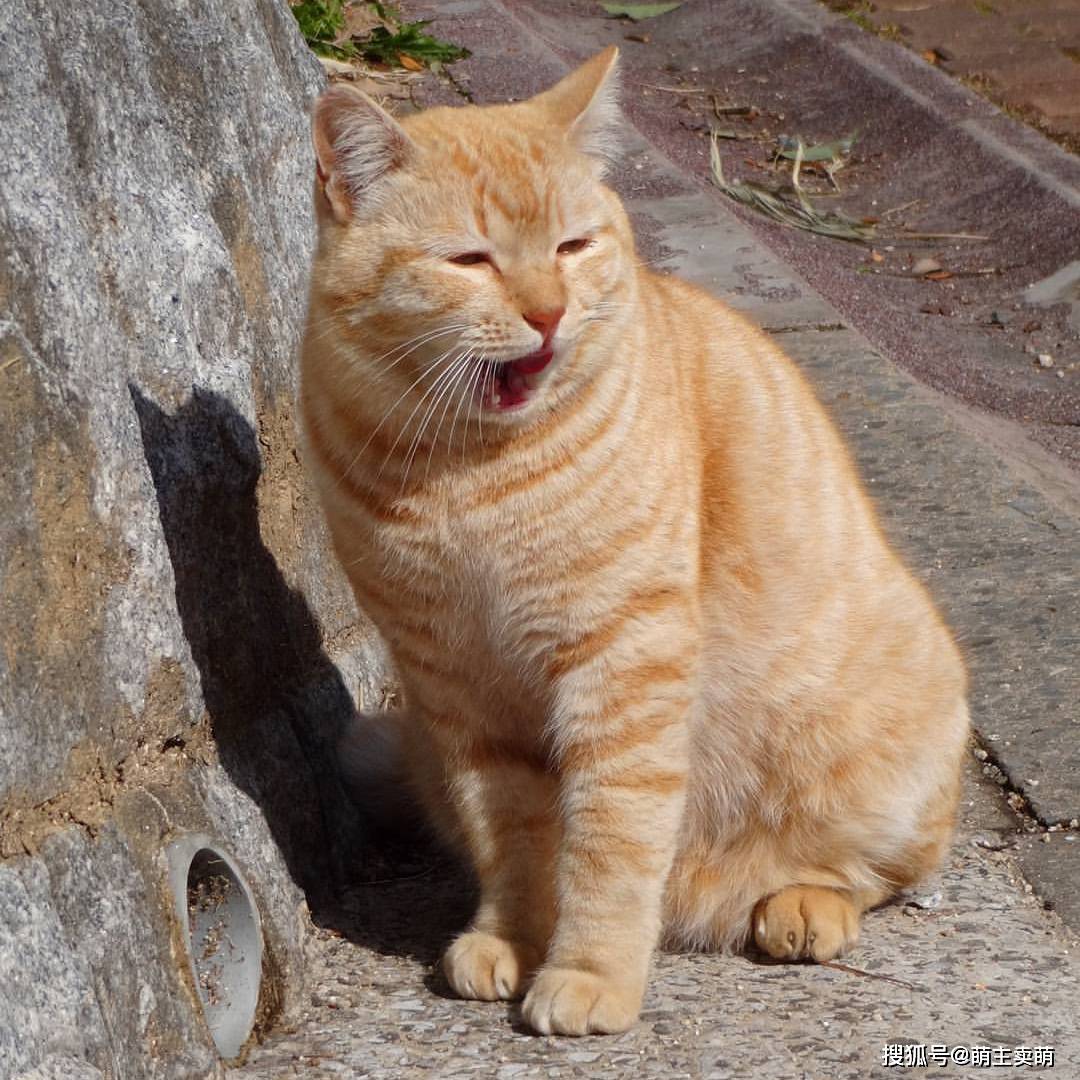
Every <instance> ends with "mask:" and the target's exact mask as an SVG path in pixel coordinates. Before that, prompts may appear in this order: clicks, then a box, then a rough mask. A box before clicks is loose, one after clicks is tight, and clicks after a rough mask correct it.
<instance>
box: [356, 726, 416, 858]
mask: <svg viewBox="0 0 1080 1080" xmlns="http://www.w3.org/2000/svg"><path fill="white" fill-rule="evenodd" d="M405 722H406V720H405V717H404V716H403V714H402V713H400V712H380V713H357V714H356V715H355V717H354V718H353V719H352V720H351V721H350V722H349V723H348V724H346V725H345V728H344V729H343V731H342V734H341V737H340V738H339V740H338V744H337V760H338V772H339V775H340V777H341V783H342V785H343V787H344V788H345V791H346V792H347V794H348V795H349V797H350V798H351V799H352V801H353V803H354V804H355V805H356V808H357V810H358V811H359V813H360V816H361V818H362V820H363V822H364V824H365V825H366V826H367V828H368V829H369V830H370V831H371V833H372V834H373V835H374V836H375V837H377V838H379V839H382V840H387V841H397V840H402V839H405V838H406V837H408V836H410V835H414V834H415V833H416V831H417V830H418V829H420V828H421V827H422V822H423V818H422V814H421V811H420V807H419V804H418V803H417V800H416V798H415V796H414V794H413V791H412V788H411V786H410V784H409V780H408V776H407V773H406V768H405V758H404V754H403V751H402V741H401V726H402V724H403V723H405Z"/></svg>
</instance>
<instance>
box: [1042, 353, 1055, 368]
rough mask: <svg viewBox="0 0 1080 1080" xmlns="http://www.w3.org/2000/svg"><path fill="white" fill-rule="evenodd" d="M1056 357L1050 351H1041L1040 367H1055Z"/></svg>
mask: <svg viewBox="0 0 1080 1080" xmlns="http://www.w3.org/2000/svg"><path fill="white" fill-rule="evenodd" d="M1053 366H1054V358H1053V357H1052V356H1051V355H1050V354H1049V353H1048V352H1041V353H1039V367H1053Z"/></svg>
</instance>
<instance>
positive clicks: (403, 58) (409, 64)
mask: <svg viewBox="0 0 1080 1080" xmlns="http://www.w3.org/2000/svg"><path fill="white" fill-rule="evenodd" d="M398 63H399V64H400V65H401V66H402V67H403V68H405V69H406V70H408V71H423V70H424V65H423V64H421V63H420V61H419V60H414V59H413V58H412V57H411V56H410V55H409V54H408V53H398Z"/></svg>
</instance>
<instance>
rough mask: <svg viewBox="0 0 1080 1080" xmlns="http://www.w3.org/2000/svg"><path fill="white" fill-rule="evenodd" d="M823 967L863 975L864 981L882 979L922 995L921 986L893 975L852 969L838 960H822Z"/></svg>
mask: <svg viewBox="0 0 1080 1080" xmlns="http://www.w3.org/2000/svg"><path fill="white" fill-rule="evenodd" d="M820 964H821V966H822V967H827V968H832V969H833V970H834V971H843V972H846V973H847V974H848V975H861V976H862V977H863V978H864V979H881V980H882V981H883V982H891V983H895V984H896V985H897V986H902V987H904V988H905V989H906V990H914V991H915V992H916V993H917V994H918V993H922V992H923V989H922V987H921V986H916V985H915V984H914V983H909V982H904V980H903V979H894V978H893V977H892V976H891V975H879V974H878V973H877V972H876V971H864V970H863V969H862V968H857V967H852V966H851V965H850V964H841V963H840V962H839V961H838V960H821V961H820Z"/></svg>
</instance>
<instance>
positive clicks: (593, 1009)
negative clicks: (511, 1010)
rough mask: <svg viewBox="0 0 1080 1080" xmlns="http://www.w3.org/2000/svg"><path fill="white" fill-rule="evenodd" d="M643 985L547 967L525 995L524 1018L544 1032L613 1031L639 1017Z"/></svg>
mask: <svg viewBox="0 0 1080 1080" xmlns="http://www.w3.org/2000/svg"><path fill="white" fill-rule="evenodd" d="M643 991H644V988H643V987H641V986H639V985H637V983H636V981H635V982H629V981H628V982H626V983H625V984H623V983H620V982H619V981H618V980H617V979H615V978H612V977H610V976H603V975H596V974H593V973H592V972H591V971H578V970H577V969H575V968H545V969H543V970H541V972H540V973H539V974H538V975H537V976H536V981H535V982H534V983H533V985H532V988H531V989H530V990H529V993H528V994H527V995H526V997H525V1003H524V1005H522V1008H521V1012H522V1016H523V1017H524V1018H525V1022H526V1023H527V1024H528V1025H529V1026H530V1027H532V1028H534V1029H535V1030H536V1031H538V1032H540V1034H541V1035H592V1034H600V1035H614V1034H616V1033H617V1032H619V1031H626V1030H627V1028H629V1027H632V1026H633V1023H634V1021H635V1020H637V1017H638V1012H639V1011H640V1010H641V998H642V995H643Z"/></svg>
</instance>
